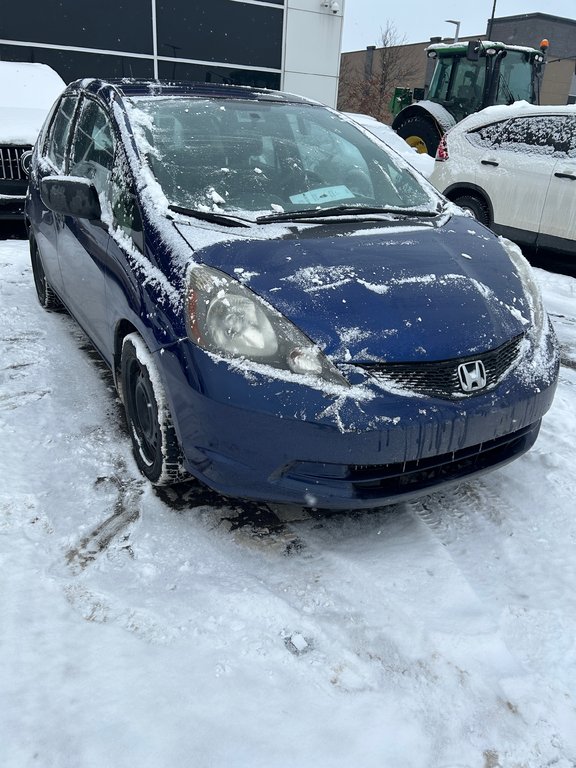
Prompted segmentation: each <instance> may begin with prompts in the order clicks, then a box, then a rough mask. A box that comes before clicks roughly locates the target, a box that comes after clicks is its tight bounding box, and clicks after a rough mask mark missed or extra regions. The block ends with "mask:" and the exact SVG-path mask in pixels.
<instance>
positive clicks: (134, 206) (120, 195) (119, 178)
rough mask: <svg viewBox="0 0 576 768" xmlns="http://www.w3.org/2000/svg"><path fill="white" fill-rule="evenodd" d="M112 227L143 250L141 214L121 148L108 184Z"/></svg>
mask: <svg viewBox="0 0 576 768" xmlns="http://www.w3.org/2000/svg"><path fill="white" fill-rule="evenodd" d="M110 197H111V203H112V217H113V222H114V227H115V228H116V227H119V228H120V229H121V230H122V232H124V234H125V235H127V236H128V237H129V238H131V239H132V242H133V243H134V245H135V246H136V247H137V248H138V250H140V251H143V250H144V235H143V232H142V216H141V214H140V209H139V207H138V203H137V200H136V194H135V192H134V188H133V185H132V181H131V179H130V173H129V172H128V163H127V162H126V158H125V157H124V154H123V152H122V151H121V150H119V151H118V152H117V155H116V162H115V163H114V168H113V170H112V178H111V185H110Z"/></svg>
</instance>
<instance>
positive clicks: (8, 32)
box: [0, 0, 344, 106]
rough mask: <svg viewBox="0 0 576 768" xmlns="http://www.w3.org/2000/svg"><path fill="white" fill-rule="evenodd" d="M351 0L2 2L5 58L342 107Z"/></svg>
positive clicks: (86, 73)
mask: <svg viewBox="0 0 576 768" xmlns="http://www.w3.org/2000/svg"><path fill="white" fill-rule="evenodd" d="M343 10H344V0H338V1H337V2H336V0H326V1H325V2H322V1H321V0H122V2H120V3H119V2H118V1H117V0H99V2H98V3H97V4H96V3H83V2H78V0H28V1H27V3H26V13H25V19H24V20H23V15H22V8H20V7H19V6H18V4H16V3H10V4H6V5H5V6H4V7H3V12H2V20H1V21H0V59H2V60H6V61H30V62H41V63H43V64H48V65H50V66H51V67H52V68H53V69H55V70H56V72H58V74H59V75H60V76H61V77H62V78H63V79H64V80H65V81H66V82H69V81H71V80H75V79H77V78H80V77H104V78H108V77H136V78H147V79H157V78H160V79H169V80H174V79H178V80H197V81H198V80H199V81H202V82H217V83H221V82H225V83H234V84H240V85H255V86H261V87H268V88H275V89H277V88H280V89H282V90H287V91H293V92H295V93H299V94H302V95H304V96H308V97H309V98H315V99H318V100H320V101H323V102H325V103H327V104H329V105H331V106H335V105H336V98H337V93H338V73H339V65H340V46H341V39H342V20H343Z"/></svg>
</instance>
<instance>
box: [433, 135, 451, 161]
mask: <svg viewBox="0 0 576 768" xmlns="http://www.w3.org/2000/svg"><path fill="white" fill-rule="evenodd" d="M434 159H435V160H436V161H437V162H439V163H443V162H444V161H445V160H448V142H447V141H446V134H444V136H442V138H441V139H440V144H438V149H437V150H436V157H435V158H434Z"/></svg>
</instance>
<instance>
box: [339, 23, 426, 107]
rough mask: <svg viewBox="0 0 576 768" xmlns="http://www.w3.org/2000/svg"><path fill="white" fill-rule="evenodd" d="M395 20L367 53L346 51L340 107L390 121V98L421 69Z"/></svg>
mask: <svg viewBox="0 0 576 768" xmlns="http://www.w3.org/2000/svg"><path fill="white" fill-rule="evenodd" d="M405 43H406V39H405V38H401V37H400V36H399V34H398V31H397V29H396V26H395V25H394V23H393V22H392V21H387V22H386V24H385V26H384V27H383V28H382V29H381V30H380V38H379V45H378V46H377V47H375V48H373V49H372V48H368V49H367V50H366V51H365V52H358V53H355V54H344V55H343V57H342V64H341V68H340V83H339V89H338V109H341V110H343V111H346V112H362V113H363V114H368V115H372V116H373V117H376V118H377V119H378V120H382V121H383V122H390V121H391V119H392V116H391V113H390V109H389V106H390V101H391V99H392V96H393V94H394V89H395V88H396V87H397V86H404V85H405V84H406V81H407V80H409V79H410V78H411V77H413V76H414V75H415V74H416V73H417V72H418V70H419V66H418V63H417V62H416V61H415V60H414V53H413V52H412V51H410V50H407V49H406V47H405Z"/></svg>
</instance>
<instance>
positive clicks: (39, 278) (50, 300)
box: [30, 237, 63, 310]
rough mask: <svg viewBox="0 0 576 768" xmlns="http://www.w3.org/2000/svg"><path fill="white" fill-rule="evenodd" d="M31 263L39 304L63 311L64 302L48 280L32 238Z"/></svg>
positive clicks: (45, 307)
mask: <svg viewBox="0 0 576 768" xmlns="http://www.w3.org/2000/svg"><path fill="white" fill-rule="evenodd" d="M30 261H31V262H32V274H33V275H34V287H35V288H36V296H37V297H38V303H39V304H40V306H41V307H44V309H51V310H61V309H62V308H63V306H62V302H61V301H60V299H59V298H58V296H57V295H56V294H55V293H54V291H53V289H52V286H51V285H50V283H49V282H48V279H47V278H46V273H45V272H44V265H43V264H42V257H41V256H40V251H39V250H38V246H37V245H36V241H35V240H34V238H32V237H31V238H30Z"/></svg>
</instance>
